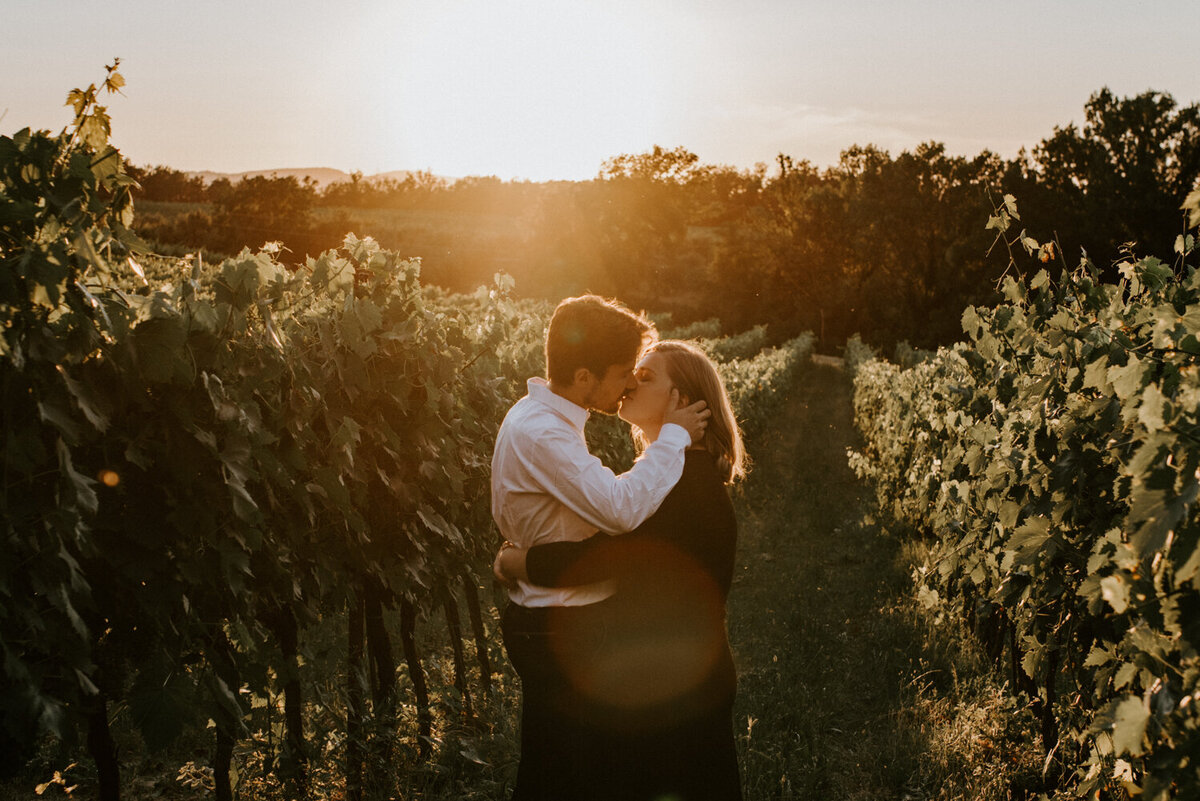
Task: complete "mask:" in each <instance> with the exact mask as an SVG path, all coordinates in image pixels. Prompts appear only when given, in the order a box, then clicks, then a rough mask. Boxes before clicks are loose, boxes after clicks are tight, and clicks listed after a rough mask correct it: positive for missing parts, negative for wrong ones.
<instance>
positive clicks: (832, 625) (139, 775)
mask: <svg viewBox="0 0 1200 801" xmlns="http://www.w3.org/2000/svg"><path fill="white" fill-rule="evenodd" d="M850 391H851V388H850V384H849V381H848V379H847V378H846V377H845V376H844V375H843V374H842V372H841V371H840V370H839V369H837V368H836V367H834V366H831V365H829V364H818V365H814V366H812V367H810V368H809V369H808V370H806V371H805V372H804V373H803V374H802V377H801V380H800V382H799V384H798V386H797V387H796V389H795V391H794V393H793V395H792V397H791V398H790V399H789V400H788V404H787V408H786V409H785V410H784V412H783V413H782V414H781V415H780V416H779V420H778V425H777V426H776V427H775V430H774V431H773V432H772V436H771V438H770V440H769V441H766V442H762V443H761V444H757V445H756V444H755V443H749V444H750V447H751V453H752V455H753V456H754V457H755V464H754V467H753V473H752V476H751V479H750V480H749V482H748V483H747V485H746V487H745V490H744V491H739V492H738V497H737V499H736V503H737V508H738V516H739V529H740V542H739V564H738V566H737V575H736V577H735V582H734V586H733V591H732V593H731V596H730V605H729V631H730V639H731V643H732V645H733V649H734V656H735V660H736V662H737V665H738V669H739V690H738V701H737V706H736V709H735V731H736V734H737V736H738V744H739V751H740V762H741V770H742V778H743V785H744V787H745V790H746V799H747V801H766V799H812V800H813V801H816V800H817V799H821V801H827V800H828V799H833V800H834V801H868V800H869V801H890V800H892V799H894V800H895V801H917V800H918V799H938V801H968V800H969V801H992V800H993V799H994V800H995V801H999V799H1005V801H1016V800H1017V799H1023V798H1032V797H1033V796H1034V794H1035V790H1036V788H1037V787H1038V785H1039V783H1040V769H1041V755H1040V752H1039V749H1038V748H1037V745H1036V738H1035V736H1034V734H1033V732H1034V731H1035V726H1034V722H1033V720H1032V718H1031V717H1030V716H1029V715H1028V713H1027V712H1026V711H1024V710H1022V709H1018V708H1016V707H1015V706H1014V705H1013V704H1012V702H1011V701H1007V700H1005V698H1006V696H1005V693H1003V692H1002V688H1001V686H1000V685H999V681H1000V680H999V678H998V677H997V674H996V673H995V672H994V671H993V670H992V668H991V666H990V665H989V664H988V663H987V661H986V658H985V657H984V656H983V655H982V654H981V653H980V652H979V650H978V649H977V648H975V647H974V645H973V643H972V641H971V640H970V638H968V637H966V636H965V635H964V632H963V631H962V630H961V628H960V627H959V626H958V625H957V624H956V623H955V622H953V621H947V620H941V619H939V618H937V617H935V616H933V615H932V614H931V613H930V612H928V611H926V610H925V609H924V608H923V607H922V606H921V605H920V604H918V603H917V601H916V599H915V594H914V592H913V590H912V581H911V578H910V574H911V571H912V567H913V565H915V564H919V563H921V561H922V560H923V559H924V556H925V547H924V546H923V545H922V544H921V543H920V542H912V541H909V540H899V539H896V538H893V537H891V536H889V535H888V534H887V533H886V532H884V531H882V530H881V528H880V526H879V525H878V524H877V523H876V522H875V520H874V518H873V516H872V512H871V507H870V503H871V501H870V495H871V493H870V492H869V491H868V489H867V488H866V487H864V486H863V485H862V484H861V483H860V482H858V481H857V480H856V479H855V477H854V476H853V474H852V473H851V472H850V470H849V468H848V467H847V466H846V455H845V451H846V448H847V447H850V446H852V445H853V444H854V440H855V434H854V430H853V423H852V420H851V418H850ZM483 595H484V598H485V601H484V605H485V606H490V604H488V603H487V600H486V598H487V595H488V593H487V592H486V591H485V592H484V593H483ZM491 612H492V614H491V615H490V616H489V618H488V621H487V625H488V627H489V631H490V632H492V634H493V641H492V644H491V648H490V652H491V657H492V662H493V664H495V665H498V666H499V667H500V670H501V673H500V675H499V676H497V677H496V678H495V680H494V684H493V688H492V690H491V692H490V693H486V694H485V693H483V691H482V689H481V688H480V686H479V682H478V677H477V675H476V674H475V672H474V662H473V647H472V645H471V644H470V643H467V644H466V649H467V656H468V661H469V663H470V665H471V668H472V677H473V678H474V682H473V686H472V694H473V701H474V706H475V710H476V715H475V717H474V718H473V719H470V720H468V719H466V718H465V717H464V716H463V715H462V714H461V710H460V706H459V704H458V703H457V699H456V694H455V691H454V690H453V687H452V684H453V680H452V678H453V671H452V667H451V663H450V655H449V648H448V647H446V646H445V644H444V642H440V641H439V634H441V632H443V631H444V623H443V622H442V621H441V620H440V617H439V616H434V617H433V618H432V619H431V620H428V621H425V622H424V623H423V624H422V629H423V631H424V636H423V637H422V640H423V641H424V642H425V643H426V644H425V646H424V647H423V648H422V653H423V654H425V661H424V666H425V670H426V672H427V674H428V678H429V682H430V686H431V690H432V691H433V693H434V698H435V699H436V700H435V709H434V714H435V727H434V737H433V743H432V745H433V748H432V752H433V756H432V757H431V758H429V759H421V758H420V757H419V756H418V752H417V745H418V743H417V740H416V737H415V732H416V730H417V725H416V711H415V709H414V708H413V707H412V706H411V704H408V705H405V706H404V707H403V708H402V710H401V720H400V725H399V727H398V728H399V733H400V734H399V741H398V747H397V748H396V749H395V750H394V753H393V756H392V762H391V765H392V768H393V769H394V771H395V774H396V775H397V777H398V785H397V787H396V792H397V795H396V797H399V798H405V799H413V800H414V801H417V800H420V801H451V799H453V801H489V800H491V799H497V800H498V799H506V798H507V797H508V795H509V793H510V791H511V785H512V781H513V778H514V776H515V770H516V762H517V759H518V739H517V734H518V730H517V722H516V721H517V713H518V709H519V683H518V682H517V681H516V680H515V677H514V676H513V675H512V671H511V668H509V667H508V664H507V661H506V660H505V659H504V657H503V649H502V647H501V645H500V643H499V635H498V630H499V627H498V624H497V621H496V616H495V610H494V609H492V610H491ZM463 622H464V625H466V620H465V614H464V621H463ZM343 623H344V622H343ZM338 625H342V624H338ZM326 635H327V636H328V637H330V638H332V639H333V640H334V641H340V639H339V638H341V637H342V636H343V635H342V633H341V632H340V629H339V630H338V631H326V632H324V633H323V635H322V636H326ZM313 636H316V633H314V632H310V639H311V637H313ZM444 639H445V637H444V635H442V636H441V637H440V640H441V641H444ZM439 642H440V644H439ZM394 646H395V647H396V648H397V649H398V642H395V643H394ZM331 647H332V646H331ZM332 664H337V661H336V660H333V662H332ZM310 669H312V670H319V667H318V665H316V664H314V665H312V666H310ZM398 675H399V682H400V687H399V692H400V698H401V699H411V682H410V681H409V679H408V676H407V672H406V670H405V669H404V668H403V667H401V668H400V669H399V673H398ZM316 678H317V677H316V676H315V675H314V676H313V679H314V680H315V679H316ZM341 681H342V680H341V678H340V677H339V678H330V677H329V676H326V677H325V678H324V683H325V684H326V685H327V686H328V687H329V689H328V690H327V691H326V696H325V697H326V699H327V700H330V699H332V701H333V702H334V703H333V705H332V706H329V705H326V707H325V708H324V709H323V710H322V709H313V710H312V711H310V713H309V721H310V724H309V737H310V742H311V743H312V745H313V748H314V749H315V750H316V751H317V756H316V757H315V759H314V762H313V765H312V778H313V792H312V797H313V798H315V799H339V798H342V797H343V794H344V788H343V787H342V786H341V784H340V782H341V776H340V760H341V750H340V748H339V746H338V743H339V739H338V738H339V735H338V734H337V728H338V727H339V726H338V720H339V716H340V715H341V712H339V711H338V710H339V709H340V704H339V699H338V698H337V697H336V696H337V693H338V690H337V688H338V687H340V683H341ZM316 683H319V682H316V681H314V682H313V683H312V684H313V685H315V684H316ZM314 694H315V693H314ZM114 728H116V729H117V730H118V733H119V735H120V737H121V745H122V752H123V753H124V754H127V755H129V756H128V757H126V758H125V759H124V760H123V762H124V765H123V777H124V781H125V785H126V793H125V796H124V797H126V798H135V799H137V798H163V797H166V798H172V799H193V798H195V799H200V798H208V797H211V793H210V791H208V790H206V789H204V788H203V786H202V782H201V785H200V786H197V787H189V786H187V784H186V783H185V782H184V781H182V780H181V778H180V776H181V773H180V772H181V768H183V769H184V776H185V778H186V776H189V775H190V776H193V777H195V778H196V779H197V780H198V781H199V780H202V779H203V778H204V774H203V770H204V767H205V766H206V765H207V764H208V763H207V759H208V753H209V745H210V741H209V739H208V737H207V735H206V733H205V732H198V733H197V734H196V736H195V737H194V738H193V739H192V740H191V741H190V742H181V743H179V744H177V746H175V747H172V748H171V749H170V750H169V751H167V752H165V753H157V754H151V753H147V752H146V751H145V749H144V748H143V747H142V746H141V744H140V743H139V742H138V741H137V737H136V735H135V734H133V733H132V731H131V730H130V727H129V725H128V723H127V722H123V721H121V720H118V722H117V725H116V726H115V727H114ZM318 729H319V731H318ZM262 753H263V746H262V744H261V742H260V743H257V744H256V743H254V742H251V741H244V742H243V743H241V744H240V745H239V747H238V750H237V762H238V764H239V765H240V766H241V770H242V772H243V774H242V781H241V783H240V786H239V797H240V798H242V799H264V801H265V800H266V799H282V798H285V797H286V792H285V791H284V789H283V788H281V787H280V786H279V784H278V783H277V782H276V781H275V780H274V778H273V777H272V776H271V775H270V773H269V772H267V771H265V770H264V769H263V767H262V764H261V763H262ZM72 759H74V760H76V761H77V762H78V764H77V765H76V767H74V768H73V769H72V770H71V771H68V772H67V777H68V778H69V779H70V781H68V782H67V784H68V785H70V784H73V783H78V784H79V787H78V789H77V790H76V791H75V792H74V793H73V797H75V798H84V799H88V798H93V797H94V774H93V771H92V768H91V765H90V764H89V762H88V760H87V757H86V755H84V754H83V753H78V754H74V755H71V754H67V753H53V752H52V749H51V747H50V746H48V753H47V754H44V755H43V759H42V761H41V762H40V763H39V766H38V767H37V769H36V772H37V775H36V776H35V775H27V776H25V777H22V778H21V779H20V780H19V781H16V782H8V783H6V784H4V785H0V798H13V799H17V798H20V799H26V798H36V796H35V795H34V793H33V787H34V785H36V784H37V783H39V782H44V781H47V780H48V779H50V778H51V775H52V774H53V768H55V767H62V766H65V765H66V764H67V763H68V762H70V761H71V760H72ZM44 797H64V796H63V792H62V788H61V787H60V786H53V787H51V788H50V789H49V790H48V792H47V793H46V795H45V796H44Z"/></svg>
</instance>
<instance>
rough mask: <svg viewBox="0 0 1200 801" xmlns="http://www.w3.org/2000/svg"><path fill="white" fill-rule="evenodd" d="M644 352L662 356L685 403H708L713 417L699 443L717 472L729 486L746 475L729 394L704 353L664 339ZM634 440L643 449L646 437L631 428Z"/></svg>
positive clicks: (709, 420)
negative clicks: (712, 457) (714, 462)
mask: <svg viewBox="0 0 1200 801" xmlns="http://www.w3.org/2000/svg"><path fill="white" fill-rule="evenodd" d="M645 352H646V353H658V354H661V355H662V356H664V357H665V359H666V366H667V378H669V379H670V381H671V383H672V384H673V385H674V386H675V388H676V389H678V390H679V397H680V400H682V401H683V402H684V403H695V402H696V401H699V400H702V401H704V402H705V403H706V404H708V408H709V409H710V410H711V411H712V417H710V418H709V419H708V426H707V428H706V429H705V431H704V439H703V440H702V441H701V442H700V443H699V444H701V445H703V446H704V447H705V448H706V449H707V450H708V451H709V453H711V454H712V455H713V456H714V457H715V458H716V463H717V470H718V471H719V472H720V473H721V476H722V478H724V479H725V483H726V484H731V483H733V482H734V481H736V480H737V479H739V478H742V477H743V476H745V475H746V461H747V460H746V450H745V448H744V446H743V445H742V432H741V430H740V429H739V428H738V424H737V418H736V417H734V414H733V405H732V404H731V403H730V402H729V393H728V392H726V391H725V385H724V384H723V383H722V382H721V376H720V375H719V374H718V373H717V368H716V365H714V364H713V362H712V359H710V358H709V357H708V354H706V353H705V352H704V351H703V350H701V349H700V348H698V347H697V346H695V345H693V344H692V343H690V342H683V341H681V340H677V339H664V340H661V341H659V342H656V343H654V344H653V345H651V346H650V347H649V348H648V349H647V350H646V351H645ZM634 432H635V433H634V437H635V438H636V439H637V443H638V446H639V449H645V447H646V445H647V444H648V443H647V442H646V439H645V436H644V435H643V434H642V432H641V431H640V430H639V429H637V427H636V426H635V427H634Z"/></svg>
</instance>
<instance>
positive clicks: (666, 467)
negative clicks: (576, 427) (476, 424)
mask: <svg viewBox="0 0 1200 801" xmlns="http://www.w3.org/2000/svg"><path fill="white" fill-rule="evenodd" d="M710 415H711V412H709V411H708V409H706V408H705V407H704V402H703V401H700V402H698V403H694V404H691V405H690V406H686V407H684V408H682V409H673V410H672V412H671V413H670V414H669V415H668V418H667V420H668V422H666V423H665V424H664V425H663V427H662V430H661V431H660V432H659V436H658V439H657V440H655V441H654V442H652V443H651V444H650V446H649V447H647V448H646V450H645V452H644V453H643V454H642V455H641V457H639V458H638V460H637V461H636V462H634V465H633V467H632V468H631V469H630V470H629V471H628V472H625V473H622V474H621V475H619V476H618V475H616V474H614V473H613V471H612V470H610V469H608V468H607V467H605V466H604V463H603V462H601V461H600V459H599V458H598V457H596V456H593V455H592V454H591V453H589V452H588V450H587V445H586V444H584V442H583V441H582V440H581V439H580V438H579V437H578V436H577V435H576V434H575V432H573V431H567V430H565V429H564V430H558V429H555V430H551V431H547V432H545V435H543V436H539V437H536V438H531V440H530V441H529V442H527V447H528V448H529V453H528V458H525V459H523V460H522V461H523V462H524V463H525V464H526V466H527V467H528V468H529V469H530V470H531V472H532V473H533V474H534V476H535V477H536V479H537V481H538V483H539V484H541V486H542V488H543V489H544V490H545V491H546V492H548V493H550V494H551V495H553V496H554V497H555V498H557V499H558V500H559V501H561V502H562V503H563V504H564V505H566V506H567V507H568V508H569V509H571V510H572V511H573V512H575V513H576V514H578V515H579V516H580V517H582V518H583V519H584V520H586V521H588V522H589V523H590V524H591V525H594V526H595V527H596V528H598V529H600V530H601V531H606V532H610V533H621V532H626V531H631V530H633V529H635V528H637V527H638V526H639V525H641V524H642V522H643V521H645V520H646V518H648V517H649V516H650V515H652V514H654V512H655V510H656V509H658V507H659V506H660V505H661V504H662V501H663V499H664V498H666V497H667V493H668V492H670V491H671V488H672V487H674V486H675V484H676V482H678V481H679V477H680V476H681V475H682V474H683V452H684V450H686V449H687V447H688V446H689V445H690V444H691V443H692V442H693V440H694V439H699V438H700V436H702V435H703V431H704V427H705V425H706V422H705V421H706V420H707V419H708V417H709V416H710ZM685 426H686V427H685Z"/></svg>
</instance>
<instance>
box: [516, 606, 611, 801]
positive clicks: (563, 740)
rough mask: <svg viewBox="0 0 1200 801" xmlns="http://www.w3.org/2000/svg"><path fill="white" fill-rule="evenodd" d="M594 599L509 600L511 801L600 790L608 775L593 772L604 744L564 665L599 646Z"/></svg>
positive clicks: (554, 799)
mask: <svg viewBox="0 0 1200 801" xmlns="http://www.w3.org/2000/svg"><path fill="white" fill-rule="evenodd" d="M599 606H600V605H592V606H590V607H580V608H566V607H552V608H537V609H534V608H527V607H523V606H518V605H517V604H512V603H510V604H509V605H508V606H507V607H505V609H504V612H503V614H502V615H501V618H500V630H501V632H502V634H503V636H504V647H505V649H506V650H507V651H508V658H509V661H511V662H512V664H513V667H514V668H516V671H517V675H518V676H520V677H521V689H522V695H523V698H522V705H521V762H520V765H519V767H518V768H517V783H516V787H515V788H514V790H513V796H512V798H513V801H568V800H573V799H581V801H586V800H587V799H592V798H600V797H601V796H600V795H599V792H600V788H601V787H602V786H604V784H605V782H604V781H603V780H602V777H600V776H598V775H597V771H601V770H603V767H602V766H603V765H604V764H606V755H607V751H608V745H607V744H606V742H605V737H604V735H602V734H601V733H600V732H599V731H597V730H596V728H595V726H594V725H593V720H594V715H593V710H592V701H591V700H590V699H589V698H588V697H587V696H586V694H585V693H582V692H581V691H580V690H579V689H578V688H577V683H578V682H577V680H576V679H573V678H572V675H571V669H570V668H569V667H565V666H569V665H571V664H579V662H580V660H583V661H584V662H586V660H587V655H588V653H589V652H590V651H591V650H593V649H595V648H598V647H599V645H600V642H601V640H602V639H603V631H602V629H600V628H599V627H598V626H597V625H596V624H595V621H597V620H598V619H599V615H598V610H597V608H596V607H599ZM604 797H607V794H605V796H604Z"/></svg>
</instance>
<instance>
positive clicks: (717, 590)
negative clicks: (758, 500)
mask: <svg viewBox="0 0 1200 801" xmlns="http://www.w3.org/2000/svg"><path fill="white" fill-rule="evenodd" d="M636 379H637V386H636V388H635V389H633V390H630V391H629V392H628V393H627V394H626V396H625V397H624V398H623V399H622V401H621V406H620V412H619V414H620V416H621V418H622V419H624V420H626V421H628V422H629V423H630V424H632V425H633V426H634V436H635V438H636V439H637V441H638V443H639V445H640V446H641V447H645V446H646V445H648V444H649V443H650V442H653V441H654V440H655V438H656V437H657V436H658V433H659V430H660V429H661V428H662V425H663V415H664V414H665V413H666V411H667V408H668V405H669V404H670V402H671V400H670V398H671V392H672V390H673V389H678V390H679V402H680V403H681V404H688V403H691V402H694V401H697V400H704V401H706V402H707V404H708V407H709V408H710V409H711V410H712V417H711V418H710V420H709V424H708V428H707V431H706V433H705V435H704V437H703V439H702V440H701V442H700V443H699V444H698V445H696V446H693V448H691V449H689V451H688V452H687V454H686V462H685V466H684V470H683V476H682V478H680V480H679V483H678V484H677V485H676V486H675V488H674V489H673V490H672V491H671V492H670V494H669V495H668V496H667V498H666V500H665V501H664V502H663V504H662V506H661V507H660V508H659V510H658V511H657V512H656V513H655V514H654V515H653V516H651V517H650V518H649V519H648V520H647V521H646V522H645V523H643V524H642V525H641V526H639V527H638V528H637V529H635V530H634V531H631V532H629V533H626V534H621V535H619V536H609V535H604V534H596V535H593V536H592V537H590V538H588V539H586V540H583V541H581V542H554V543H547V544H544V545H537V546H534V547H533V548H530V549H529V550H527V551H526V550H522V549H520V548H516V547H511V546H509V547H505V548H502V549H501V551H500V553H499V554H498V555H497V557H496V570H497V573H498V574H499V575H502V576H503V577H504V578H505V579H506V580H516V579H521V580H525V581H529V582H531V583H534V584H539V585H542V586H551V587H553V586H571V585H577V584H587V583H592V582H596V581H603V580H612V581H614V582H615V583H616V592H615V593H614V594H613V596H612V597H611V598H610V599H609V600H607V601H604V602H603V603H599V604H594V605H593V607H594V608H593V609H592V612H591V614H590V615H589V616H587V617H580V616H579V615H575V616H573V617H572V618H571V622H570V623H569V626H571V627H572V628H573V629H574V630H573V631H571V630H561V631H558V632H556V634H557V635H558V636H556V637H555V641H556V642H558V643H561V644H562V645H561V646H560V647H558V648H557V650H556V655H557V657H558V659H559V661H560V663H561V665H562V667H563V669H564V671H565V672H566V673H567V674H568V675H569V676H570V677H571V679H572V682H573V684H574V686H575V689H576V690H577V691H578V694H579V698H580V704H579V717H580V725H581V726H582V727H583V729H584V730H585V731H586V732H588V736H587V738H586V739H585V742H588V743H590V745H589V746H588V748H587V749H586V751H587V752H586V753H584V754H581V755H580V757H581V759H580V763H579V768H578V775H579V784H580V788H579V797H580V798H589V797H590V798H597V799H599V798H605V799H628V800H629V801H636V800H637V799H658V798H663V797H670V798H675V799H679V801H697V800H698V799H712V800H713V801H726V799H740V798H741V790H740V780H739V777H738V767H737V759H736V754H735V750H734V740H733V720H732V715H733V698H734V692H735V684H736V676H735V672H734V666H733V659H732V656H731V654H730V651H729V642H728V637H727V635H726V631H725V599H726V597H727V596H728V593H729V587H730V583H731V582H732V578H733V563H734V551H735V547H736V540H737V524H736V521H735V520H734V516H733V506H732V504H731V503H730V499H729V494H728V491H727V490H726V488H725V485H726V484H729V483H732V482H733V481H735V480H737V479H738V478H740V477H742V476H743V475H744V474H745V454H744V450H743V447H742V440H741V434H740V432H739V430H738V427H737V421H736V419H735V418H734V415H733V410H732V407H731V406H730V403H729V396H728V394H727V393H726V391H725V387H724V386H723V385H722V383H721V379H720V376H719V375H718V374H717V371H716V368H715V367H714V365H713V363H712V362H711V361H710V360H709V359H708V357H707V356H706V355H705V354H704V352H703V351H701V350H700V349H698V348H697V347H695V346H694V345H691V344H689V343H686V342H678V341H663V342H659V343H657V344H655V345H653V346H651V347H650V349H648V350H647V351H646V353H645V355H644V356H643V357H642V359H641V361H640V362H639V363H638V365H637V370H636ZM582 628H586V631H583V630H580V629H582Z"/></svg>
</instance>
